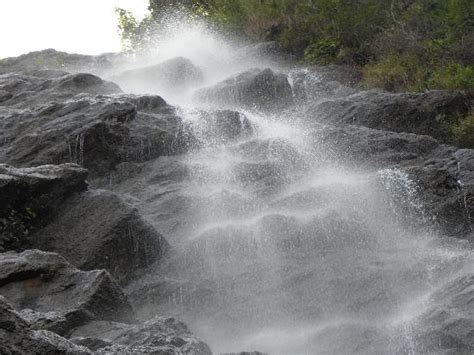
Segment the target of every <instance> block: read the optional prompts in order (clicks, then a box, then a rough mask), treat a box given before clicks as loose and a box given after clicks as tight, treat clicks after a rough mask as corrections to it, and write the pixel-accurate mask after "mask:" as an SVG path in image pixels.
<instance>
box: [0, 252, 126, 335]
mask: <svg viewBox="0 0 474 355" xmlns="http://www.w3.org/2000/svg"><path fill="white" fill-rule="evenodd" d="M0 292H1V294H2V295H4V296H5V297H6V298H7V299H8V300H9V302H11V303H12V304H13V306H14V307H15V308H16V309H25V308H28V309H31V310H33V311H35V312H39V313H46V314H47V315H43V316H40V315H38V314H37V313H35V314H32V313H30V312H29V311H28V312H29V313H30V314H29V316H28V319H29V320H30V321H31V322H32V323H33V325H34V327H37V328H39V327H45V328H44V329H46V330H52V331H54V332H56V333H58V334H60V335H64V334H67V333H68V332H70V331H71V330H72V329H73V328H75V327H77V326H80V325H82V324H85V323H87V322H89V321H92V320H113V321H126V322H130V321H134V315H133V310H132V307H131V306H130V304H129V302H128V300H127V298H126V297H125V295H124V294H123V292H122V290H121V289H120V288H119V287H118V285H117V283H116V282H115V281H114V280H113V279H112V278H111V277H110V275H109V274H108V273H107V272H106V271H104V270H94V271H88V272H85V271H80V270H78V269H76V268H74V267H73V266H72V265H71V264H69V263H68V262H67V261H66V260H65V259H64V258H62V257H61V256H59V255H58V254H54V253H46V252H42V251H39V250H27V251H24V252H22V253H14V252H8V253H3V254H0ZM48 312H55V313H54V314H51V313H49V314H48Z"/></svg>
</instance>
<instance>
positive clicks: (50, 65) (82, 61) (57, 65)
mask: <svg viewBox="0 0 474 355" xmlns="http://www.w3.org/2000/svg"><path fill="white" fill-rule="evenodd" d="M121 60H123V59H122V56H121V54H113V53H108V54H101V55H97V56H91V55H83V54H72V53H66V52H59V51H56V50H54V49H45V50H42V51H36V52H30V53H27V54H24V55H21V56H19V57H12V58H5V59H1V60H0V74H4V73H9V72H19V71H32V70H44V69H49V70H65V71H70V72H79V71H84V70H87V71H89V72H94V73H97V72H103V71H104V70H108V69H110V68H111V67H112V65H113V64H115V63H118V62H120V61H121Z"/></svg>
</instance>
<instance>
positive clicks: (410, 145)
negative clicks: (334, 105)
mask: <svg viewBox="0 0 474 355" xmlns="http://www.w3.org/2000/svg"><path fill="white" fill-rule="evenodd" d="M314 135H315V140H316V142H317V143H316V144H323V146H325V147H326V148H325V149H327V152H328V154H329V156H332V157H334V159H338V160H340V161H343V162H344V163H346V164H348V165H349V166H351V165H353V166H361V165H362V166H365V167H371V168H374V167H376V168H387V167H390V168H397V169H402V170H403V171H406V172H407V173H408V175H409V177H410V178H411V179H412V180H413V181H414V182H415V183H416V185H417V191H416V193H417V194H418V197H419V198H420V199H421V201H423V209H424V211H425V212H426V215H425V219H426V221H425V222H426V223H433V222H434V223H435V224H436V225H437V226H438V228H440V229H441V230H442V231H443V232H444V233H446V234H447V235H450V236H455V237H461V238H466V239H469V240H471V239H472V236H473V234H472V228H473V225H472V221H473V220H472V217H473V216H474V198H473V193H474V192H473V191H474V188H473V186H474V150H472V149H458V148H456V147H452V146H447V145H443V144H440V143H439V142H438V141H436V140H435V139H433V138H431V137H429V136H422V135H415V134H410V133H395V132H387V131H380V130H374V129H368V128H365V127H356V126H350V125H345V126H339V127H334V126H326V127H320V129H318V130H317V131H315V132H314Z"/></svg>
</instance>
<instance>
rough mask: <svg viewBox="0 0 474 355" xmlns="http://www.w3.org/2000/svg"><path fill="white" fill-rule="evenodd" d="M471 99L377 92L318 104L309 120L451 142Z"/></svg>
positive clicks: (445, 94)
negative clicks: (453, 132) (417, 135)
mask: <svg viewBox="0 0 474 355" xmlns="http://www.w3.org/2000/svg"><path fill="white" fill-rule="evenodd" d="M469 100H470V99H469V97H468V96H467V95H466V94H464V93H462V92H456V91H443V90H435V91H428V92H425V93H420V94H416V93H399V94H396V93H388V92H383V91H378V90H370V91H361V92H358V93H356V94H353V95H350V96H347V97H344V98H342V99H338V98H336V99H334V100H328V101H323V102H322V103H317V104H316V106H315V107H311V108H310V109H309V111H308V112H307V113H306V115H307V116H308V118H310V119H312V120H316V121H319V122H324V123H331V124H352V125H359V126H365V127H369V128H375V129H383V130H388V131H394V132H408V133H415V134H422V135H429V136H432V137H434V138H437V139H441V140H444V141H449V139H450V138H451V137H450V134H451V132H450V129H451V127H452V125H453V124H454V123H455V122H456V121H457V120H458V119H459V118H460V117H462V116H465V115H466V114H467V112H468V111H469V107H470V101H469Z"/></svg>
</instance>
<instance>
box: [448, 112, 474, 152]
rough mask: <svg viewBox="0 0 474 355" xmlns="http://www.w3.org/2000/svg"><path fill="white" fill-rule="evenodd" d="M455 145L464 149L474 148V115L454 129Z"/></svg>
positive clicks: (460, 122)
mask: <svg viewBox="0 0 474 355" xmlns="http://www.w3.org/2000/svg"><path fill="white" fill-rule="evenodd" d="M453 137H454V143H455V144H456V145H458V146H460V147H464V148H474V114H470V115H468V116H467V117H466V118H464V119H463V120H461V121H459V123H458V124H456V125H454V127H453Z"/></svg>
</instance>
